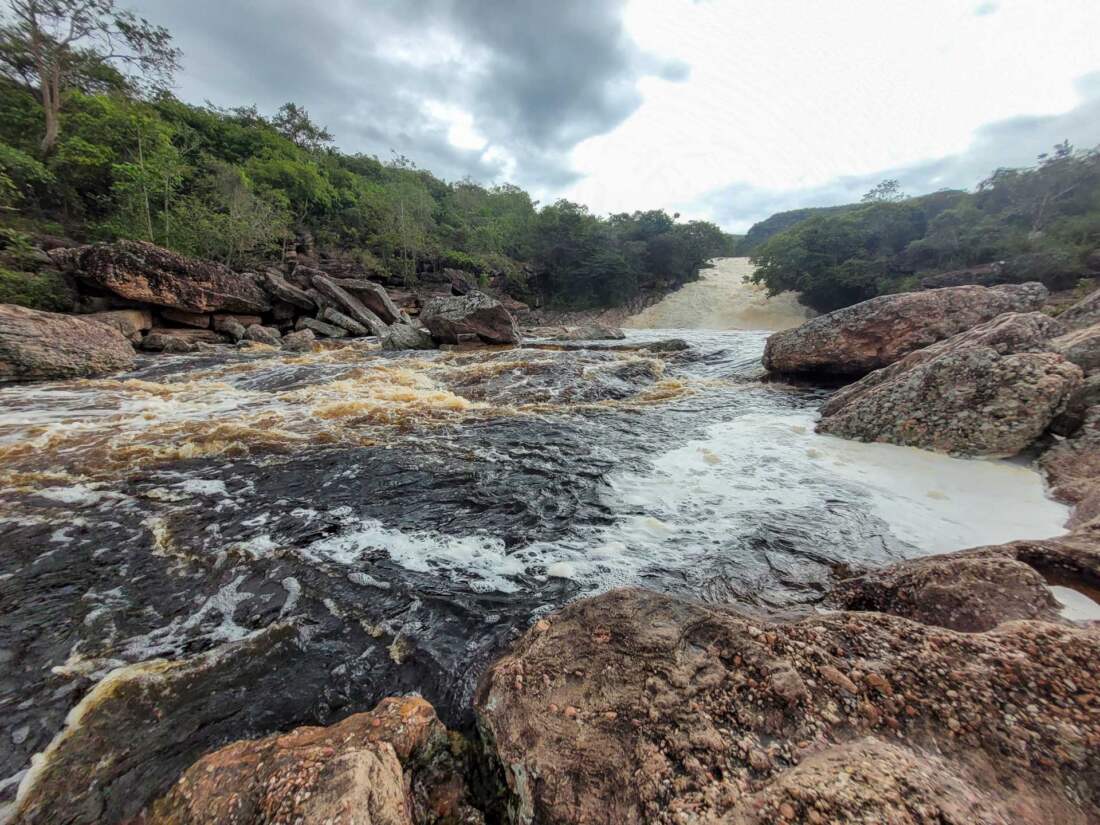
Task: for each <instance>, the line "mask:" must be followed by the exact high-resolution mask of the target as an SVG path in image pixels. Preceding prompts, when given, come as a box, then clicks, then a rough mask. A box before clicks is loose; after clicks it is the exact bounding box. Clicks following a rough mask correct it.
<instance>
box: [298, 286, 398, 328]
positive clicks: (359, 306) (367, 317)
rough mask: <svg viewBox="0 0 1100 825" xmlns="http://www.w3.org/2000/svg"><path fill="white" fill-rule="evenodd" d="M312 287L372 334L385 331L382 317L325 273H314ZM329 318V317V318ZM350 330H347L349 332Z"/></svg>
mask: <svg viewBox="0 0 1100 825" xmlns="http://www.w3.org/2000/svg"><path fill="white" fill-rule="evenodd" d="M312 280H313V287H314V288H315V289H316V290H317V291H318V292H320V293H321V294H322V295H323V296H324V297H325V298H327V299H329V300H330V301H332V302H334V303H335V304H336V305H337V306H338V307H339V308H340V310H341V311H342V312H344V313H346V314H347V315H348V316H350V317H351V318H352V319H353V320H355V321H357V322H358V323H359V324H362V325H363V327H365V328H366V329H369V330H370V331H371V334H372V335H377V336H379V337H381V336H382V335H384V334H385V332H386V325H385V324H384V323H383V322H382V319H381V318H379V317H378V316H377V315H375V314H374V312H372V311H371V310H370V309H369V308H368V307H367V306H366V304H364V303H363V302H362V301H360V300H359V299H358V298H356V297H355V296H354V295H352V294H351V293H350V292H348V291H347V290H345V289H344V288H343V287H342V286H340V285H339V284H338V283H337V282H336V281H335V280H333V279H332V278H329V277H328V276H326V275H314V276H313V279H312ZM329 320H331V318H329ZM350 331H351V330H349V332H350Z"/></svg>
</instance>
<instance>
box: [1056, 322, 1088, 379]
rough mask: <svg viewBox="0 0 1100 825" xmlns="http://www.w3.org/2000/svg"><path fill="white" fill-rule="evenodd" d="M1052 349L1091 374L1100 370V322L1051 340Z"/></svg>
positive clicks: (1086, 373)
mask: <svg viewBox="0 0 1100 825" xmlns="http://www.w3.org/2000/svg"><path fill="white" fill-rule="evenodd" d="M1050 346H1051V349H1053V350H1054V351H1055V352H1059V353H1061V354H1062V355H1063V356H1065V359H1066V360H1067V361H1072V362H1073V363H1074V364H1076V365H1077V366H1079V367H1080V368H1081V369H1082V370H1084V372H1085V375H1089V374H1091V373H1093V372H1096V371H1097V370H1100V323H1096V324H1092V325H1090V326H1087V327H1082V328H1080V329H1075V330H1073V331H1072V332H1067V333H1066V334H1065V335H1061V336H1059V337H1058V338H1055V339H1054V340H1053V341H1051V342H1050Z"/></svg>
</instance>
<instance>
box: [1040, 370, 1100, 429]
mask: <svg viewBox="0 0 1100 825" xmlns="http://www.w3.org/2000/svg"><path fill="white" fill-rule="evenodd" d="M1098 405H1100V372H1097V373H1093V374H1092V375H1086V376H1085V380H1084V381H1083V382H1081V384H1080V385H1079V386H1078V387H1077V389H1075V390H1074V391H1073V392H1072V393H1071V394H1070V396H1069V399H1068V400H1067V401H1066V406H1065V409H1064V410H1062V412H1060V413H1059V414H1058V416H1057V417H1056V418H1055V419H1054V420H1053V421H1052V422H1051V423H1050V431H1051V432H1052V433H1054V434H1055V435H1060V436H1065V437H1068V436H1071V435H1073V434H1074V433H1076V432H1077V431H1078V430H1080V429H1081V426H1082V425H1083V424H1084V423H1085V416H1086V415H1087V414H1088V411H1089V409H1090V408H1092V407H1095V406H1098Z"/></svg>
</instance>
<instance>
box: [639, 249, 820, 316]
mask: <svg viewBox="0 0 1100 825" xmlns="http://www.w3.org/2000/svg"><path fill="white" fill-rule="evenodd" d="M752 272H753V268H752V266H751V264H749V259H748V258H718V259H717V260H715V261H714V267H713V268H711V269H704V270H703V271H702V272H701V273H700V276H699V280H698V281H694V282H693V283H690V284H687V285H685V286H683V287H682V288H680V289H679V290H677V291H676V292H673V293H672V294H671V295H668V296H666V297H665V298H664V300H662V301H661V302H660V303H657V304H654V305H653V306H651V307H648V308H647V309H645V310H643V311H642V312H640V313H638V314H637V315H633V316H631V317H630V318H627V319H626V321H625V322H624V323H623V326H624V327H628V328H632V329H767V330H779V329H787V328H788V327H794V326H798V325H799V324H801V323H802V322H803V321H805V320H806V319H807V318H810V317H812V315H813V314H814V313H813V311H812V310H810V309H807V308H806V307H804V306H802V305H801V304H800V303H798V300H797V298H796V296H795V293H793V292H784V293H782V294H781V295H776V296H775V297H774V298H769V297H768V294H767V292H766V291H765V289H764V288H763V287H762V286H758V285H757V284H747V283H745V281H744V278H745V276H746V275H751V274H752Z"/></svg>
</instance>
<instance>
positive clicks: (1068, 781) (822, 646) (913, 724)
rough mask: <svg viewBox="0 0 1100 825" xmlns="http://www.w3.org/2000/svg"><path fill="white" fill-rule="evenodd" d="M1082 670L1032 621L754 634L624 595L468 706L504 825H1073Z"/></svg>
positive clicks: (1087, 769)
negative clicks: (1058, 824)
mask: <svg viewBox="0 0 1100 825" xmlns="http://www.w3.org/2000/svg"><path fill="white" fill-rule="evenodd" d="M1040 650H1041V651H1042V654H1041V655H1039V651H1040ZM1098 655H1100V634H1097V633H1096V632H1095V631H1089V630H1082V629H1075V628H1070V627H1065V626H1061V625H1056V624H1050V623H1046V622H1013V623H1009V624H1004V625H1001V626H999V627H998V628H997V629H995V630H993V631H987V632H984V633H959V632H955V631H951V630H946V629H943V628H936V627H930V626H927V625H923V624H918V623H916V622H913V621H909V620H907V619H903V618H899V617H896V616H890V615H885V614H876V613H837V614H832V615H827V616H820V617H813V618H805V619H802V620H799V621H791V622H788V623H767V622H760V621H754V620H751V619H748V618H746V617H744V616H742V615H738V614H737V613H736V612H733V611H730V610H725V609H720V608H715V607H708V606H704V605H701V604H698V603H692V602H690V601H686V600H676V599H671V598H669V597H666V596H662V595H659V594H655V593H651V592H647V591H643V590H621V591H614V592H611V593H608V594H605V595H603V596H599V597H596V598H593V599H587V600H584V601H582V602H578V603H576V604H573V605H570V606H569V607H567V608H566V609H565V610H563V611H561V612H560V613H558V614H556V615H553V616H550V617H547V618H546V619H544V620H542V621H540V622H539V623H537V624H536V625H535V626H534V627H533V628H532V629H531V630H530V631H529V632H528V634H527V635H526V636H525V637H524V638H523V640H522V641H521V642H520V643H519V644H518V645H517V646H516V647H515V649H514V650H513V652H512V653H511V654H510V655H508V656H505V657H504V658H502V659H501V660H500V661H499V662H497V663H496V664H494V665H493V667H492V668H491V669H490V671H489V672H488V674H487V676H486V678H485V680H484V682H483V684H482V686H481V688H480V690H479V694H478V699H477V702H478V710H479V715H480V719H481V724H482V725H483V727H484V728H485V730H486V733H487V735H488V736H489V737H490V739H491V741H492V742H493V743H494V744H495V748H496V750H497V752H498V753H499V756H500V759H501V762H502V764H503V765H504V768H505V771H506V774H507V777H508V782H509V785H510V787H511V789H512V791H513V793H514V800H513V809H512V810H513V813H514V816H515V818H516V820H517V821H520V822H543V823H552V822H553V823H558V822H560V823H566V822H569V823H582V822H583V823H587V822H601V823H612V822H629V821H649V822H684V821H724V822H745V823H750V822H751V823H755V822H759V823H765V822H779V821H790V822H866V823H872V822H883V821H897V822H913V823H940V822H944V821H959V822H963V821H967V822H1005V823H1008V822H1014V823H1036V825H1038V823H1047V822H1050V821H1065V822H1079V823H1085V822H1089V821H1092V820H1093V819H1095V818H1096V817H1097V816H1098V815H1100V798H1098V789H1100V784H1098V783H1097V777H1098V775H1100V774H1098V771H1100V762H1098V756H1097V753H1098V752H1097V750H1096V743H1097V741H1100V740H1098V737H1100V705H1098V699H1097V691H1098V690H1100V684H1098V681H1097V680H1098V674H1097V671H1096V669H1095V667H1094V665H1093V662H1094V661H1095V657H1097V656H1098ZM1030 685H1045V686H1047V688H1046V689H1045V690H1042V691H1034V690H1032V689H1031V688H1030V687H1029V686H1030Z"/></svg>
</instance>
